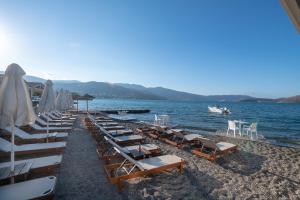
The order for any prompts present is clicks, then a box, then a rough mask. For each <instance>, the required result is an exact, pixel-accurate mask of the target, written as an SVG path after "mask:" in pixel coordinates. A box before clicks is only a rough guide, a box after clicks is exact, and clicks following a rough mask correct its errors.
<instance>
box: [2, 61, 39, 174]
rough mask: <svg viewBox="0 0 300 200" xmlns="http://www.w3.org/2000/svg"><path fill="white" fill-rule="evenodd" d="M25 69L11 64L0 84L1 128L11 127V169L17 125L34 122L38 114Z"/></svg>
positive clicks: (12, 167) (12, 169) (13, 166)
mask: <svg viewBox="0 0 300 200" xmlns="http://www.w3.org/2000/svg"><path fill="white" fill-rule="evenodd" d="M24 75H25V72H24V70H23V69H22V68H21V67H20V66H19V65H18V64H14V63H13V64H10V65H9V66H8V67H7V69H6V71H5V75H4V78H3V81H2V84H1V86H0V128H2V129H4V128H6V127H7V126H10V127H11V130H12V136H11V171H12V172H14V168H15V163H14V160H15V154H14V139H15V137H14V134H15V126H24V125H28V124H31V123H34V121H35V119H36V116H35V114H34V111H33V108H32V102H31V99H30V97H29V92H28V88H27V86H26V84H25V82H24V80H23V78H22V77H23V76H24Z"/></svg>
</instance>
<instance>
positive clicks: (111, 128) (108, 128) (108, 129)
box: [102, 126, 125, 131]
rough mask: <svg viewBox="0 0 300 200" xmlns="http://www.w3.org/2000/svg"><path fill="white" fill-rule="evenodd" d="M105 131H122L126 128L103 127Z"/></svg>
mask: <svg viewBox="0 0 300 200" xmlns="http://www.w3.org/2000/svg"><path fill="white" fill-rule="evenodd" d="M102 127H103V128H104V129H105V130H107V131H110V130H122V129H125V127H124V126H102Z"/></svg>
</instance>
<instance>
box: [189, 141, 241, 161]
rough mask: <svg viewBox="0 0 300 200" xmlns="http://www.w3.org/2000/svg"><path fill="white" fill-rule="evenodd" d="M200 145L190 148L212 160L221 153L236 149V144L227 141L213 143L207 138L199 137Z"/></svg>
mask: <svg viewBox="0 0 300 200" xmlns="http://www.w3.org/2000/svg"><path fill="white" fill-rule="evenodd" d="M199 141H200V142H201V147H200V148H196V149H193V150H192V153H194V154H196V155H198V156H201V157H204V158H206V159H208V160H211V161H214V160H216V159H217V158H218V156H221V155H223V154H227V153H230V152H233V151H236V150H237V145H235V144H231V143H228V142H218V143H215V142H214V141H213V140H210V139H207V138H199Z"/></svg>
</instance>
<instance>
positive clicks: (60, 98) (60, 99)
mask: <svg viewBox="0 0 300 200" xmlns="http://www.w3.org/2000/svg"><path fill="white" fill-rule="evenodd" d="M55 105H56V110H59V111H63V110H64V109H65V108H64V107H65V105H64V90H63V89H60V90H59V92H58V95H57V97H56V99H55Z"/></svg>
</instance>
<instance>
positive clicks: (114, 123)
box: [97, 122, 118, 126]
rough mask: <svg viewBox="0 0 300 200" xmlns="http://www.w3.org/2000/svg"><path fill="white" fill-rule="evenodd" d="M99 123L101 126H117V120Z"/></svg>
mask: <svg viewBox="0 0 300 200" xmlns="http://www.w3.org/2000/svg"><path fill="white" fill-rule="evenodd" d="M97 124H98V125H100V126H117V125H118V123H117V122H97Z"/></svg>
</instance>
